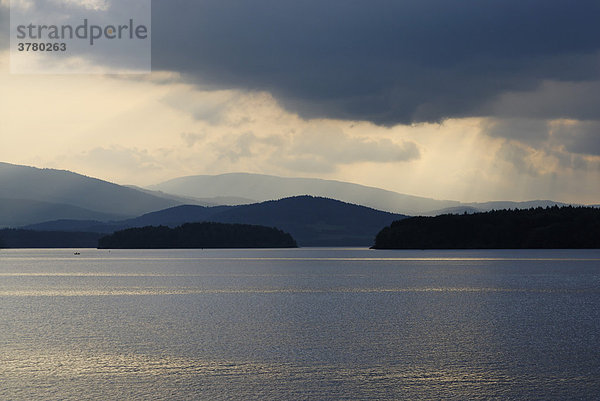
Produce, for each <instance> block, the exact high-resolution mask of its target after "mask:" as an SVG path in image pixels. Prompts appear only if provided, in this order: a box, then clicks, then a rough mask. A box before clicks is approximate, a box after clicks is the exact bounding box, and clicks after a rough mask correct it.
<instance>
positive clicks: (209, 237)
mask: <svg viewBox="0 0 600 401" xmlns="http://www.w3.org/2000/svg"><path fill="white" fill-rule="evenodd" d="M295 247H297V244H296V241H295V240H294V238H292V236H291V235H290V234H288V233H285V232H283V231H281V230H279V229H277V228H271V227H265V226H258V225H250V224H224V223H206V222H205V223H187V224H183V225H181V226H178V227H175V228H169V227H166V226H158V227H155V226H147V227H140V228H129V229H126V230H121V231H117V232H115V233H113V234H111V235H107V236H105V237H102V238H100V240H99V241H98V248H100V249H188V248H295Z"/></svg>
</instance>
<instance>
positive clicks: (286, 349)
mask: <svg viewBox="0 0 600 401" xmlns="http://www.w3.org/2000/svg"><path fill="white" fill-rule="evenodd" d="M80 252H81V254H80V255H74V250H64V249H63V250H0V313H1V316H2V324H1V325H0V399H3V400H4V399H6V400H9V399H10V400H32V399H36V400H45V399H47V400H50V399H51V400H55V399H56V400H58V399H60V400H82V399H128V400H148V399H152V400H229V399H230V400H252V399H256V400H309V399H310V400H367V399H373V400H397V399H408V400H415V399H421V400H438V399H450V400H452V399H455V400H477V399H482V400H483V399H485V400H489V399H502V400H507V399H513V400H548V399H565V400H572V399H597V398H598V395H599V394H600V251H598V250H577V251H569V250H516V251H515V250H493V251H490V250H482V251H374V250H368V249H354V248H349V249H340V248H332V249H319V248H300V249H278V250H168V251H163V250H156V251H154V250H149V251H131V250H120V251H115V250H113V251H107V250H92V249H89V250H88V249H83V250H80Z"/></svg>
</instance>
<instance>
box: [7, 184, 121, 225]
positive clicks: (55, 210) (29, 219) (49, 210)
mask: <svg viewBox="0 0 600 401" xmlns="http://www.w3.org/2000/svg"><path fill="white" fill-rule="evenodd" d="M3 193H4V192H3ZM66 217H68V218H71V219H95V220H103V221H108V220H120V219H123V217H126V216H124V215H118V214H111V213H102V212H96V211H92V210H88V209H83V208H80V207H77V206H72V205H65V204H60V203H49V202H39V201H32V200H27V199H2V198H0V227H18V226H23V225H27V224H32V223H37V222H39V221H45V220H55V219H62V218H66Z"/></svg>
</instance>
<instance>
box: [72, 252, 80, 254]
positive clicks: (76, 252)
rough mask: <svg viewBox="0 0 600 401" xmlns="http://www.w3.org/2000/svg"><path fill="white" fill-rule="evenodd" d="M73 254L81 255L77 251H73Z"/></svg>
mask: <svg viewBox="0 0 600 401" xmlns="http://www.w3.org/2000/svg"><path fill="white" fill-rule="evenodd" d="M73 255H81V253H79V252H73Z"/></svg>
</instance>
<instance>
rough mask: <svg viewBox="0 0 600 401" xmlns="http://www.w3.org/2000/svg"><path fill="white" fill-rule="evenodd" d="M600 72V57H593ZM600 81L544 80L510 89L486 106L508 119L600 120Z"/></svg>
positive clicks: (592, 60) (493, 113) (495, 114)
mask: <svg viewBox="0 0 600 401" xmlns="http://www.w3.org/2000/svg"><path fill="white" fill-rule="evenodd" d="M589 62H590V65H593V66H595V68H597V69H598V70H599V71H600V62H599V61H598V57H595V58H594V59H590V60H589ZM598 105H600V81H590V82H549V81H548V82H544V83H542V84H541V85H540V86H539V87H537V88H535V89H534V90H530V91H522V92H507V93H504V94H502V95H501V96H499V97H498V98H496V99H494V100H493V101H492V102H491V103H490V104H488V105H487V106H485V107H484V108H483V109H484V110H485V112H486V114H489V115H494V116H498V117H508V118H515V117H521V118H538V119H556V118H573V119H582V120H597V119H600V114H599V113H600V111H599V108H598Z"/></svg>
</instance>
